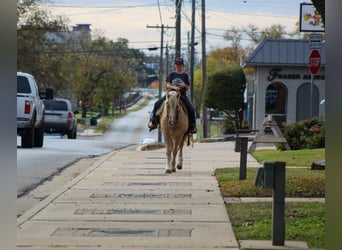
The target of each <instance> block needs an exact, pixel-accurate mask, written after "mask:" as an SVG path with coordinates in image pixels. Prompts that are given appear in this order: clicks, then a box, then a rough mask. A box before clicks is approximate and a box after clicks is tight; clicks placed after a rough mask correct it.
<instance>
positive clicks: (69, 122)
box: [44, 98, 77, 139]
mask: <svg viewBox="0 0 342 250" xmlns="http://www.w3.org/2000/svg"><path fill="white" fill-rule="evenodd" d="M44 105H45V126H44V127H45V128H44V131H45V132H46V133H58V134H62V135H67V136H68V139H76V137H77V118H76V116H75V113H74V112H73V110H72V105H71V102H70V100H68V99H62V98H55V99H52V100H44Z"/></svg>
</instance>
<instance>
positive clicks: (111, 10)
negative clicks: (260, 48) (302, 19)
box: [44, 0, 311, 53]
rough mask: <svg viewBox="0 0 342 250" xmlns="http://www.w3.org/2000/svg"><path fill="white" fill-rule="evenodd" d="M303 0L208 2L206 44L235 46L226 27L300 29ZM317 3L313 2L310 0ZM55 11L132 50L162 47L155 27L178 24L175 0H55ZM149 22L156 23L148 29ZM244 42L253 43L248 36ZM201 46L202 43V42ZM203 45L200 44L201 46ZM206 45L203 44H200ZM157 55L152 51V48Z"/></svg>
mask: <svg viewBox="0 0 342 250" xmlns="http://www.w3.org/2000/svg"><path fill="white" fill-rule="evenodd" d="M303 2H304V1H303V0H302V1H300V0H206V1H205V9H206V15H205V16H206V19H205V20H206V48H207V50H209V51H210V50H213V49H215V48H223V47H229V46H230V42H229V41H226V40H224V39H223V37H222V36H223V34H224V32H225V31H226V30H229V29H232V28H236V29H239V30H246V28H247V27H248V25H250V24H253V25H255V26H257V27H259V28H260V29H263V28H265V27H269V26H270V25H272V24H280V25H282V26H284V27H285V29H286V31H287V32H288V33H290V32H292V31H294V30H295V23H296V22H298V20H299V12H300V3H303ZM307 3H310V4H311V1H307ZM44 8H47V9H48V10H49V11H51V13H53V14H55V15H63V16H65V17H67V18H68V19H69V21H70V22H69V25H70V27H72V26H75V25H76V24H91V26H90V28H91V30H92V34H93V35H96V34H98V35H101V36H104V37H107V38H108V39H110V40H113V41H116V39H118V38H120V37H121V38H126V39H128V41H129V46H130V47H131V48H136V49H142V50H146V51H148V50H147V48H151V47H160V41H161V31H160V29H159V28H151V26H152V27H155V26H159V27H160V25H161V24H164V26H169V27H174V26H175V20H176V19H175V13H176V10H175V0H102V1H99V0H92V1H90V0H73V1H70V0H50V1H49V4H48V5H45V7H44ZM195 19H196V20H195V27H196V28H195V29H196V33H195V40H196V42H199V43H200V42H201V0H197V1H196V17H195ZM147 26H150V28H148V27H147ZM181 30H182V33H181V41H182V51H183V50H186V49H187V44H188V34H190V31H191V0H182V7H181ZM163 39H164V44H165V45H166V44H167V45H168V46H170V47H172V46H174V45H175V29H174V28H169V29H166V30H165V33H164V36H163ZM242 43H243V45H247V44H249V43H250V41H249V40H248V39H247V36H245V37H243V40H242ZM197 47H200V46H197ZM196 49H197V48H196ZM198 49H200V48H198ZM151 53H152V52H151Z"/></svg>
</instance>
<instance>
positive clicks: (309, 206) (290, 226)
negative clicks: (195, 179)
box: [227, 202, 325, 249]
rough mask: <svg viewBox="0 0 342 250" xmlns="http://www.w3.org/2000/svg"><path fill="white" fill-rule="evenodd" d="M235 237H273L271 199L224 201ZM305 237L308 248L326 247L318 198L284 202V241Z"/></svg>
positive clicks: (323, 206)
mask: <svg viewBox="0 0 342 250" xmlns="http://www.w3.org/2000/svg"><path fill="white" fill-rule="evenodd" d="M227 211H228V214H229V218H230V220H231V222H232V226H233V229H234V233H235V236H236V238H237V239H238V240H246V239H250V240H253V239H254V240H271V239H272V235H271V233H272V203H271V202H249V203H233V204H228V205H227ZM286 240H295V241H306V242H307V244H308V246H309V247H310V248H314V249H324V247H325V204H324V203H319V202H287V203H285V241H286Z"/></svg>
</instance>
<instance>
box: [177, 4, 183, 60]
mask: <svg viewBox="0 0 342 250" xmlns="http://www.w3.org/2000/svg"><path fill="white" fill-rule="evenodd" d="M181 5H182V0H176V57H177V56H180V55H181Z"/></svg>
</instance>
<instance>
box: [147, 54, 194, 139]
mask: <svg viewBox="0 0 342 250" xmlns="http://www.w3.org/2000/svg"><path fill="white" fill-rule="evenodd" d="M174 66H175V71H173V72H171V73H170V74H169V75H168V76H167V78H166V88H167V89H168V91H171V90H176V91H179V92H180V94H181V99H182V101H183V103H184V105H185V107H186V109H187V111H188V118H189V132H190V133H192V134H195V133H196V132H197V128H196V117H195V110H194V108H193V106H192V103H191V101H190V100H189V98H188V97H187V95H186V91H187V90H188V88H189V85H190V82H189V75H188V74H187V73H186V72H185V71H184V70H183V66H184V62H183V59H182V58H181V57H176V58H175V61H174ZM164 101H165V96H163V97H162V98H161V99H159V100H158V101H157V102H156V103H155V104H154V107H153V110H152V113H151V118H150V122H149V124H148V127H149V129H150V131H152V130H153V129H156V128H157V127H158V124H159V118H160V117H159V116H158V115H156V112H157V110H158V109H159V107H160V106H161V105H162V103H163V102H164Z"/></svg>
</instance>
